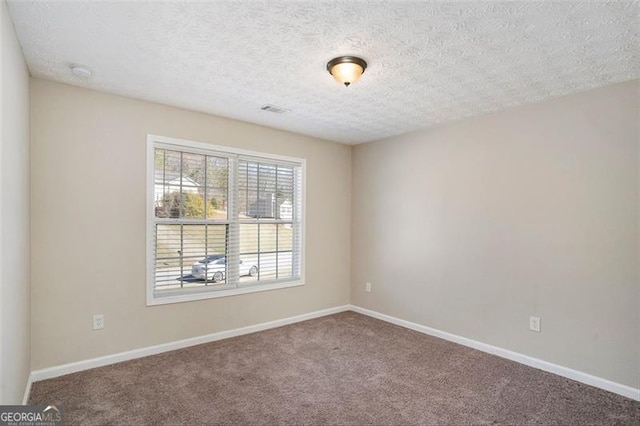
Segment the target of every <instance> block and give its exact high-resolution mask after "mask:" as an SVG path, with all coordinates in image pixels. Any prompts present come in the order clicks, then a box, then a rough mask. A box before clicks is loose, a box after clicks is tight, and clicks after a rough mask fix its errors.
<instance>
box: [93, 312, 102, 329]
mask: <svg viewBox="0 0 640 426" xmlns="http://www.w3.org/2000/svg"><path fill="white" fill-rule="evenodd" d="M103 328H104V315H103V314H97V315H94V316H93V329H94V330H102V329H103Z"/></svg>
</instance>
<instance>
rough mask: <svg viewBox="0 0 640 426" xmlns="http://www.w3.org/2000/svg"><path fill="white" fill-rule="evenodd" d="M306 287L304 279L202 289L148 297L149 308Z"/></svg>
mask: <svg viewBox="0 0 640 426" xmlns="http://www.w3.org/2000/svg"><path fill="white" fill-rule="evenodd" d="M302 285H304V281H303V280H302V279H300V280H296V281H284V282H273V283H268V284H251V285H243V286H241V287H233V288H229V289H225V290H210V289H202V290H195V291H192V292H189V293H184V292H183V291H181V290H178V291H176V292H171V293H167V294H166V295H155V294H148V295H147V306H156V305H167V304H170V303H182V302H192V301H195V300H205V299H215V298H218V297H227V296H237V295H239V294H248V293H258V292H261V291H269V290H278V289H281V288H289V287H299V286H302Z"/></svg>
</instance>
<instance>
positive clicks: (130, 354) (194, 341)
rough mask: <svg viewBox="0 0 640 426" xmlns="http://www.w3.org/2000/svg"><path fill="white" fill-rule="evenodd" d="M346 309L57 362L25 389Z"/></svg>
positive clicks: (32, 378) (34, 376)
mask: <svg viewBox="0 0 640 426" xmlns="http://www.w3.org/2000/svg"><path fill="white" fill-rule="evenodd" d="M348 310H349V305H344V306H337V307H335V308H329V309H323V310H320V311H315V312H310V313H308V314H302V315H296V316H293V317H288V318H283V319H279V320H274V321H269V322H263V323H260V324H254V325H249V326H246V327H241V328H236V329H233V330H226V331H220V332H217V333H213V334H207V335H205V336H199V337H192V338H190V339H184V340H178V341H175V342H169V343H163V344H160V345H156V346H149V347H146V348H140V349H133V350H131V351H127V352H120V353H117V354H111V355H105V356H101V357H98V358H92V359H87V360H84V361H78V362H72V363H69V364H63V365H57V366H55V367H49V368H44V369H42V370H35V371H33V372H31V375H30V376H29V383H28V388H30V385H31V382H37V381H39V380H45V379H52V378H54V377H59V376H64V375H65V374H71V373H76V372H78V371H83V370H89V369H91V368H97V367H103V366H105V365H110V364H115V363H118V362H122V361H129V360H132V359H136V358H142V357H145V356H149V355H156V354H159V353H163V352H169V351H174V350H176V349H182V348H186V347H189V346H195V345H201V344H203V343H209V342H215V341H218V340H222V339H228V338H230V337H236V336H242V335H244V334H250V333H256V332H258V331H264V330H268V329H271V328H277V327H282V326H285V325H289V324H294V323H297V322H301V321H306V320H310V319H314V318H320V317H324V316H327V315H333V314H337V313H339V312H345V311H348ZM25 394H26V393H25ZM26 397H27V396H25V398H26Z"/></svg>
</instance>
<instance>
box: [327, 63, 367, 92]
mask: <svg viewBox="0 0 640 426" xmlns="http://www.w3.org/2000/svg"><path fill="white" fill-rule="evenodd" d="M366 69H367V63H366V62H365V61H364V59H361V58H358V57H356V56H339V57H337V58H334V59H332V60H330V61H329V62H328V63H327V71H329V74H331V75H332V76H333V78H335V79H336V81H337V82H338V83H341V84H344V85H345V86H346V87H349V85H350V84H351V83H355V82H356V81H358V79H359V78H360V76H361V75H362V74H363V73H364V70H366Z"/></svg>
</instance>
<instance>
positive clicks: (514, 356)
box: [349, 305, 640, 401]
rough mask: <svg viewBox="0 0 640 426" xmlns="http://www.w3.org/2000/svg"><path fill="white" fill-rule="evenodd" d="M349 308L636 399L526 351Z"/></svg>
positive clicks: (638, 395) (630, 391)
mask: <svg viewBox="0 0 640 426" xmlns="http://www.w3.org/2000/svg"><path fill="white" fill-rule="evenodd" d="M349 308H350V310H352V311H354V312H357V313H359V314H363V315H367V316H370V317H372V318H377V319H379V320H382V321H386V322H389V323H391V324H395V325H399V326H401V327H404V328H408V329H411V330H415V331H418V332H420V333H424V334H428V335H430V336H434V337H438V338H440V339H444V340H448V341H450V342H454V343H458V344H460V345H463V346H467V347H470V348H473V349H477V350H479V351H482V352H486V353H489V354H492V355H496V356H499V357H501V358H506V359H509V360H511V361H515V362H517V363H520V364H524V365H527V366H529V367H533V368H537V369H539V370H543V371H547V372H549V373H553V374H557V375H558V376H562V377H566V378H568V379H571V380H575V381H577V382H581V383H584V384H587V385H590V386H594V387H596V388H600V389H604V390H606V391H609V392H613V393H616V394H618V395H622V396H625V397H627V398H631V399H633V400H636V401H640V389H637V388H634V387H631V386H627V385H623V384H621V383H616V382H612V381H611V380H607V379H603V378H601V377H597V376H593V375H591V374H588V373H583V372H582V371H578V370H574V369H571V368H568V367H563V366H561V365H557V364H553V363H551V362H547V361H543V360H541V359H538V358H533V357H531V356H528V355H524V354H521V353H518V352H513V351H510V350H508V349H502V348H499V347H497V346H493V345H489V344H487V343H482V342H478V341H477V340H472V339H468V338H466V337H462V336H458V335H456V334H451V333H447V332H446V331H440V330H437V329H435V328H431V327H427V326H425V325H420V324H416V323H414V322H410V321H405V320H402V319H399V318H396V317H392V316H390V315H385V314H382V313H380V312H376V311H372V310H369V309H365V308H361V307H359V306H355V305H351V306H350V307H349Z"/></svg>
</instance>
